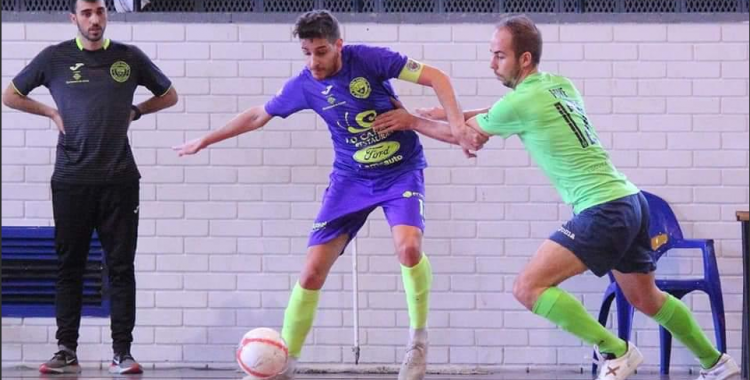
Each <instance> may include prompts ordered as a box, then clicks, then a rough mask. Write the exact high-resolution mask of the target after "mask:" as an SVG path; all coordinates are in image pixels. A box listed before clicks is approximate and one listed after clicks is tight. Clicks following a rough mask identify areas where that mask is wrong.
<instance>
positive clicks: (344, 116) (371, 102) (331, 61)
mask: <svg viewBox="0 0 750 380" xmlns="http://www.w3.org/2000/svg"><path fill="white" fill-rule="evenodd" d="M294 35H295V36H296V37H298V38H299V40H300V42H301V47H302V52H303V53H304V55H305V56H306V57H307V62H306V67H305V68H304V69H303V70H302V71H301V72H300V73H299V74H298V75H297V76H294V77H292V78H291V79H289V80H288V81H287V82H286V84H285V85H284V86H283V88H282V89H281V90H280V91H279V92H278V93H277V94H276V95H275V96H274V97H272V98H271V99H270V100H269V101H268V102H267V103H266V104H265V105H264V106H255V107H252V108H250V109H248V110H246V111H245V112H243V113H241V114H239V115H238V116H236V117H235V118H234V119H232V120H231V121H230V122H229V123H228V124H227V125H226V126H224V127H223V128H221V129H218V130H215V131H212V132H211V133H209V134H207V135H206V136H204V137H201V138H198V139H195V140H193V141H189V142H186V143H184V144H183V145H180V146H177V147H175V150H176V151H177V152H178V154H179V155H180V156H182V155H187V154H195V153H197V152H198V151H200V150H201V149H203V148H205V147H207V146H209V145H211V144H214V143H217V142H219V141H222V140H225V139H228V138H231V137H234V136H237V135H239V134H242V133H245V132H250V131H253V130H256V129H259V128H261V127H263V126H264V125H265V124H266V123H268V121H270V120H271V119H272V118H273V117H275V116H279V117H282V118H286V117H287V116H289V115H291V114H293V113H295V112H298V111H302V110H305V109H311V110H313V111H315V112H316V113H317V114H318V115H320V116H321V117H322V118H323V119H324V120H325V121H326V123H327V124H328V129H329V130H330V132H331V136H332V140H333V148H334V151H335V159H334V163H333V171H332V173H331V175H330V182H329V186H328V188H327V190H326V192H325V195H324V196H323V203H322V207H321V209H320V212H319V214H318V216H317V218H316V219H315V223H314V224H313V227H312V231H311V232H310V237H309V241H308V252H307V258H306V261H305V264H304V266H303V269H302V272H301V274H300V278H299V281H298V282H297V284H296V285H295V286H294V289H293V290H292V294H291V296H290V299H289V303H288V306H287V308H286V312H285V314H284V326H283V328H282V333H281V334H282V337H283V338H284V340H285V341H286V343H287V345H288V348H289V356H290V360H289V365H288V366H287V368H286V370H285V371H284V372H283V373H281V374H279V375H278V376H276V377H275V378H274V379H275V380H289V379H292V378H293V377H294V369H295V367H296V364H297V360H298V358H299V356H300V352H301V350H302V346H303V344H304V341H305V338H306V337H307V334H308V333H309V331H310V329H311V327H312V323H313V319H314V317H315V311H316V309H317V306H318V298H319V295H320V289H321V288H322V287H323V283H324V282H325V280H326V277H327V276H328V273H329V271H330V269H331V267H332V266H333V264H334V262H335V261H336V259H337V258H338V256H339V255H340V254H341V253H343V251H344V249H345V248H346V245H347V244H348V242H349V241H351V240H352V239H353V238H354V237H355V236H356V234H357V231H359V229H360V228H361V227H362V225H363V224H364V223H365V221H366V220H367V216H368V215H369V214H370V212H372V211H373V210H374V209H375V208H377V207H378V206H380V207H382V208H383V211H384V213H385V216H386V219H387V221H388V223H389V225H390V227H391V232H392V234H393V241H394V245H395V249H396V254H397V256H398V261H399V262H400V264H401V274H402V277H403V283H404V290H405V293H406V300H407V305H408V310H409V319H410V334H409V344H408V346H407V351H406V355H405V357H404V360H403V363H402V365H401V369H400V372H399V377H398V378H399V380H421V379H423V378H424V375H425V371H426V363H427V345H428V337H427V314H428V309H429V293H430V287H431V283H432V269H431V266H430V262H429V260H428V259H427V256H426V255H425V254H424V253H423V252H422V233H423V231H424V227H425V224H424V202H425V191H424V178H423V174H422V170H423V169H424V168H425V167H426V166H427V162H426V160H425V157H424V154H423V152H422V145H421V144H420V142H419V138H418V137H417V134H416V133H415V132H413V131H399V132H395V133H390V134H385V135H379V134H378V133H376V132H374V131H373V130H372V122H373V121H374V119H375V117H376V116H377V115H378V114H381V113H384V112H387V111H389V110H392V109H393V108H394V106H393V104H392V101H393V100H394V99H395V98H396V94H395V92H394V91H393V88H392V87H391V85H390V83H389V82H388V81H389V79H391V78H397V79H401V80H405V81H409V82H413V83H418V84H421V85H424V86H430V87H432V88H433V90H434V91H435V93H436V95H437V97H438V100H439V101H440V104H441V105H442V106H443V107H444V108H445V110H446V112H447V115H448V120H449V122H450V124H451V126H454V127H456V128H462V126H463V123H464V118H463V113H462V111H461V109H460V107H459V105H458V102H457V100H456V97H455V93H454V90H453V87H452V85H451V83H450V80H449V78H448V76H447V75H445V74H444V73H443V72H441V71H440V70H438V69H436V68H433V67H430V66H428V65H425V64H422V63H420V62H417V61H415V60H413V59H409V58H407V57H406V56H404V55H401V54H399V53H396V52H393V51H391V50H389V49H386V48H380V47H372V46H366V45H347V46H343V40H342V39H341V37H340V33H339V24H338V21H337V20H336V19H335V18H334V16H333V15H332V14H331V13H329V12H328V11H323V10H320V11H311V12H308V13H305V14H304V15H302V16H300V17H299V18H298V19H297V22H296V24H295V28H294ZM468 133H469V132H467V135H459V136H461V138H460V139H459V140H460V141H459V143H460V144H461V146H462V147H463V148H464V151H465V152H466V153H467V154H468V155H471V153H470V150H476V149H478V148H479V146H478V144H479V143H478V142H477V140H476V135H474V136H472V135H469V134H468ZM432 137H437V138H440V137H441V136H432ZM443 138H453V137H452V136H443Z"/></svg>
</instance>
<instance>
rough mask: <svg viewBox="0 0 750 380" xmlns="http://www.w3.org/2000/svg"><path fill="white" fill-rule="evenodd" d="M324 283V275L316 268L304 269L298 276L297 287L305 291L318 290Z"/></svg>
mask: <svg viewBox="0 0 750 380" xmlns="http://www.w3.org/2000/svg"><path fill="white" fill-rule="evenodd" d="M325 282H326V274H325V273H324V271H322V270H319V269H317V268H305V269H304V270H303V271H302V274H300V276H299V285H300V286H301V287H302V288H303V289H307V290H320V289H321V288H322V287H323V284H325Z"/></svg>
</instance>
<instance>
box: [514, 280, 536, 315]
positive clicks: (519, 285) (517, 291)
mask: <svg viewBox="0 0 750 380" xmlns="http://www.w3.org/2000/svg"><path fill="white" fill-rule="evenodd" d="M534 289H535V287H534V286H533V282H532V281H531V279H529V277H528V276H525V275H524V274H523V273H521V274H520V275H519V276H518V277H517V278H516V281H515V282H514V283H513V297H515V298H516V299H517V300H518V302H520V303H521V304H522V305H523V306H525V307H526V308H527V309H529V310H532V309H533V308H534V303H535V302H536V298H537V296H536V292H535V291H534Z"/></svg>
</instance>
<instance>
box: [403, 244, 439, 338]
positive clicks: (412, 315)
mask: <svg viewBox="0 0 750 380" xmlns="http://www.w3.org/2000/svg"><path fill="white" fill-rule="evenodd" d="M401 277H402V278H403V281H404V291H405V292H406V304H407V305H408V307H409V326H410V327H411V328H412V329H422V328H425V327H427V314H428V313H429V309H430V287H431V286H432V266H431V265H430V260H428V259H427V255H425V254H424V253H423V254H422V259H421V260H419V263H417V265H415V266H413V267H411V268H409V267H405V266H403V265H402V266H401Z"/></svg>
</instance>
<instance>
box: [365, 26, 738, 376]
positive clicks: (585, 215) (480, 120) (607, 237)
mask: <svg viewBox="0 0 750 380" xmlns="http://www.w3.org/2000/svg"><path fill="white" fill-rule="evenodd" d="M490 49H491V53H492V61H491V68H492V70H493V71H494V72H495V75H496V76H497V78H498V79H499V80H500V81H501V82H502V83H503V85H505V86H506V87H509V88H511V89H513V91H511V92H510V93H508V94H507V95H506V96H504V97H503V98H502V99H500V100H499V101H497V102H496V103H495V104H494V105H493V106H492V107H490V108H486V109H481V110H475V111H469V112H466V113H465V114H464V116H465V118H466V119H467V120H468V121H467V125H468V127H470V128H473V129H475V130H477V131H480V132H481V133H484V134H485V135H486V136H488V137H489V136H501V137H503V138H508V137H510V136H513V135H518V137H519V138H520V139H521V141H522V142H523V144H524V146H525V147H526V150H528V152H529V154H530V155H531V157H532V158H533V159H534V161H536V163H537V164H538V165H539V166H540V167H541V168H542V170H543V171H544V172H545V174H546V175H547V177H549V178H550V180H551V181H552V184H553V185H554V186H555V188H556V189H557V191H558V193H559V194H560V196H561V197H562V199H563V200H564V201H565V202H566V203H568V204H570V205H572V207H573V212H574V216H573V218H572V219H571V220H569V221H568V222H567V223H565V224H563V225H562V226H561V227H560V228H559V229H558V230H557V231H555V232H554V233H553V234H552V235H551V236H550V237H549V239H547V240H545V241H544V243H542V245H541V246H540V247H539V249H538V250H537V252H536V254H535V255H534V256H533V258H532V259H531V261H530V262H529V263H528V265H527V266H526V267H525V268H524V269H523V270H522V271H521V273H520V274H519V276H518V277H517V279H516V282H515V284H514V286H513V294H514V296H515V297H516V299H518V300H519V301H520V302H521V303H522V304H523V305H524V306H525V307H526V308H527V309H529V310H531V311H532V312H533V313H534V314H537V315H539V316H541V317H544V318H546V319H548V320H549V321H551V322H552V323H554V324H556V325H557V326H559V327H560V328H562V329H564V330H565V331H568V332H569V333H571V334H573V335H575V336H577V337H578V338H580V339H581V340H583V341H585V342H586V343H589V344H592V345H594V346H596V347H597V349H598V352H599V353H600V356H601V359H602V362H603V363H601V364H602V365H601V366H600V373H599V376H598V379H599V380H623V379H626V378H627V377H628V376H629V375H631V374H632V373H633V372H634V371H635V369H636V367H637V366H638V365H639V364H640V363H641V362H642V361H643V355H642V354H641V353H640V351H639V350H638V348H636V347H635V345H634V344H633V343H631V342H626V341H623V340H622V339H620V338H618V337H617V336H616V335H614V334H613V333H611V332H610V331H608V330H607V329H606V328H604V327H603V326H601V325H600V324H599V322H597V320H596V319H594V318H593V317H592V316H591V315H590V314H589V313H588V312H587V311H586V309H585V308H584V306H583V305H582V304H581V302H580V301H579V300H578V299H577V298H576V297H574V296H573V295H571V294H569V293H567V292H566V291H564V290H562V289H560V288H559V287H558V285H559V284H560V283H561V282H563V281H565V280H566V279H568V278H570V277H573V276H576V275H579V274H582V273H583V272H585V271H586V270H591V271H592V272H594V274H596V275H597V276H600V277H601V276H603V275H605V274H606V273H607V272H609V271H612V272H613V274H614V276H615V279H616V281H617V283H618V284H619V286H620V288H621V289H622V291H623V292H624V293H625V296H626V297H627V299H628V301H629V302H630V303H631V304H632V305H633V306H634V307H635V308H636V309H638V310H640V311H641V312H643V313H644V314H646V315H648V316H649V317H651V318H652V319H654V320H655V321H656V322H657V323H658V324H660V325H661V326H664V327H665V328H666V329H667V330H669V332H671V333H672V335H673V336H674V337H676V338H677V339H678V340H679V341H680V342H682V343H683V344H684V345H685V346H686V347H687V348H688V349H689V350H690V351H691V352H692V353H693V354H694V355H695V356H696V357H697V359H698V360H699V361H700V364H701V366H702V368H703V369H702V370H701V371H700V376H699V377H698V380H726V379H730V378H734V377H735V376H736V377H739V369H738V366H737V364H736V363H735V361H734V360H733V359H732V358H731V357H729V356H728V355H726V354H722V353H720V352H719V351H718V350H716V348H714V346H713V345H712V344H711V342H710V341H709V340H708V338H707V337H706V335H705V334H704V333H703V331H702V330H701V328H700V327H699V326H698V324H697V323H696V321H695V318H694V317H693V315H692V314H691V312H690V310H688V308H687V307H686V306H685V304H683V303H682V302H681V301H680V300H678V299H676V298H674V297H672V296H671V295H669V294H667V293H664V292H662V291H661V290H659V289H658V288H657V287H656V284H655V282H654V270H655V269H656V266H655V263H654V262H653V261H652V259H651V256H650V255H649V252H650V250H651V244H650V239H649V234H648V222H649V209H648V204H647V203H646V200H645V199H644V197H643V195H642V194H641V193H640V191H639V190H638V188H637V187H636V186H635V185H633V184H632V183H631V182H630V181H628V179H627V178H626V177H625V176H624V175H623V174H622V173H620V172H619V171H618V170H617V169H616V168H615V167H614V165H612V163H611V161H610V159H609V156H608V154H607V152H606V151H605V150H604V148H603V147H602V145H601V144H600V142H599V138H598V136H597V134H596V131H595V130H594V127H593V125H592V124H591V122H590V121H589V119H588V117H587V116H586V110H585V108H584V104H583V100H582V98H581V94H580V93H579V92H578V90H577V89H576V88H575V86H574V85H573V83H572V82H571V81H570V80H568V79H567V78H565V77H562V76H558V75H553V74H549V73H545V72H540V71H538V69H537V67H538V65H539V60H540V57H541V52H542V38H541V33H540V32H539V30H538V29H537V28H536V26H535V25H534V23H533V22H532V21H531V20H530V19H529V18H527V17H526V16H508V17H504V18H503V19H502V20H501V22H500V23H499V24H498V26H497V28H496V29H495V31H494V33H493V36H492V42H491V44H490ZM419 113H420V115H421V116H423V117H417V116H414V115H410V114H409V113H407V112H406V111H405V110H403V109H399V110H395V111H392V112H390V113H387V114H383V115H382V116H380V117H379V118H378V119H377V120H376V121H375V123H374V124H373V129H375V130H376V131H379V132H380V133H387V132H392V131H395V130H400V129H414V130H416V131H418V132H422V133H423V134H426V135H430V136H438V138H439V136H442V137H443V138H440V139H441V140H444V141H449V142H453V140H455V138H445V136H448V135H449V133H448V131H450V127H449V126H448V124H446V123H442V122H438V121H435V120H440V119H442V118H443V117H444V113H443V111H442V110H441V109H439V108H433V109H429V110H423V111H421V112H419ZM433 119H434V120H433ZM467 130H468V129H467ZM467 130H463V131H462V130H459V131H458V132H459V133H466V131H467ZM438 131H440V132H438Z"/></svg>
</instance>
